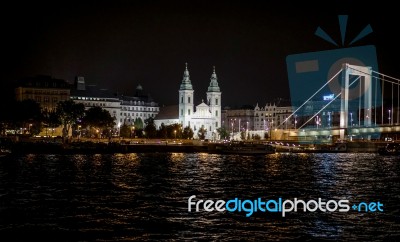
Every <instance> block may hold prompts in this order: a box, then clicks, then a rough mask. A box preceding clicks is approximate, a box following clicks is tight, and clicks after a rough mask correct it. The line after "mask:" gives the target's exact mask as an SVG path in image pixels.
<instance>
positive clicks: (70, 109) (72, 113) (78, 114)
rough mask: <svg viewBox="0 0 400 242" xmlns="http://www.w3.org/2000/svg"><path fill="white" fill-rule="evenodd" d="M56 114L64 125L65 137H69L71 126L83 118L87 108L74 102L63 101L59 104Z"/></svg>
mask: <svg viewBox="0 0 400 242" xmlns="http://www.w3.org/2000/svg"><path fill="white" fill-rule="evenodd" d="M56 112H57V115H58V116H59V118H60V121H61V124H62V125H63V137H67V136H68V134H69V130H70V129H71V126H72V125H74V124H76V123H77V121H78V120H79V119H81V118H82V117H83V115H84V113H85V106H84V105H83V104H82V103H75V102H74V101H72V100H67V101H62V102H59V103H58V104H57V109H56Z"/></svg>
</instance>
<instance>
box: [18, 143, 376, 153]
mask: <svg viewBox="0 0 400 242" xmlns="http://www.w3.org/2000/svg"><path fill="white" fill-rule="evenodd" d="M216 146H217V145H216V144H175V143H170V144H168V143H165V144H153V143H148V144H146V143H145V144H121V143H117V142H111V143H108V144H107V143H102V142H98V143H94V142H91V143H88V142H72V143H69V144H62V143H54V142H50V143H41V142H17V143H14V144H13V145H12V147H11V148H10V149H11V153H12V154H113V153H152V152H154V153H169V152H177V153H196V152H203V153H212V154H219V153H221V152H220V151H219V150H218V149H216ZM378 147H380V146H378V145H377V144H374V143H348V144H347V146H346V149H340V150H338V149H332V147H330V148H326V147H318V146H315V147H313V148H287V147H284V146H281V147H279V146H277V147H276V153H377V149H378Z"/></svg>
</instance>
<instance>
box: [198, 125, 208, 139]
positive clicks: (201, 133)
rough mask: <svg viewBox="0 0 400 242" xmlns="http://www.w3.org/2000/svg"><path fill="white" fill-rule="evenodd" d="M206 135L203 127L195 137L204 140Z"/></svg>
mask: <svg viewBox="0 0 400 242" xmlns="http://www.w3.org/2000/svg"><path fill="white" fill-rule="evenodd" d="M206 134H207V129H205V128H204V126H201V128H200V129H199V131H198V132H197V136H198V137H199V139H205V138H206Z"/></svg>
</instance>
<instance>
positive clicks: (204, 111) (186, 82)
mask: <svg viewBox="0 0 400 242" xmlns="http://www.w3.org/2000/svg"><path fill="white" fill-rule="evenodd" d="M178 101H179V105H178V110H177V111H178V115H176V116H177V117H169V118H168V119H163V118H162V116H163V114H162V111H163V110H161V111H160V117H156V119H155V124H156V126H157V128H159V126H160V125H161V123H164V124H165V125H167V124H170V123H176V122H178V123H179V124H181V125H182V128H185V127H190V128H191V129H192V130H193V132H194V137H195V138H197V137H198V135H197V134H198V132H199V130H200V129H201V128H203V129H205V130H206V135H205V136H206V139H210V140H214V139H218V133H217V129H218V128H220V127H221V90H220V88H219V86H218V78H217V74H216V73H215V68H214V69H213V73H212V74H211V78H210V83H209V86H208V89H207V92H206V102H204V100H202V102H201V103H200V104H199V105H197V106H195V104H194V89H193V85H192V82H191V80H190V75H189V70H188V68H187V64H186V67H185V71H184V72H183V80H182V83H181V85H180V88H179V100H178Z"/></svg>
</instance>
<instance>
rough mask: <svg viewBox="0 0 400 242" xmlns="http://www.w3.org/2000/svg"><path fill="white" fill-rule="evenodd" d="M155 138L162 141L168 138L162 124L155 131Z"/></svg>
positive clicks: (165, 128)
mask: <svg viewBox="0 0 400 242" xmlns="http://www.w3.org/2000/svg"><path fill="white" fill-rule="evenodd" d="M157 136H158V137H159V138H163V139H166V138H168V133H167V127H166V126H165V124H164V123H161V126H160V129H159V130H158V131H157Z"/></svg>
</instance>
